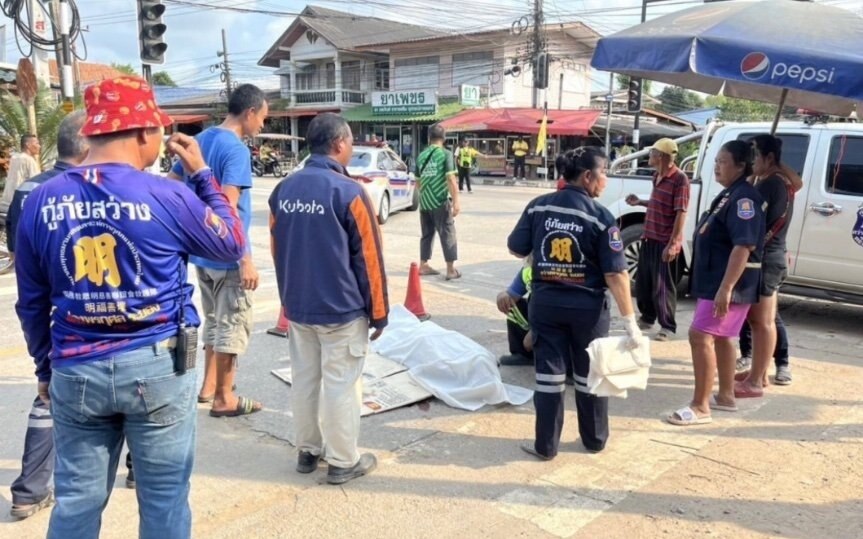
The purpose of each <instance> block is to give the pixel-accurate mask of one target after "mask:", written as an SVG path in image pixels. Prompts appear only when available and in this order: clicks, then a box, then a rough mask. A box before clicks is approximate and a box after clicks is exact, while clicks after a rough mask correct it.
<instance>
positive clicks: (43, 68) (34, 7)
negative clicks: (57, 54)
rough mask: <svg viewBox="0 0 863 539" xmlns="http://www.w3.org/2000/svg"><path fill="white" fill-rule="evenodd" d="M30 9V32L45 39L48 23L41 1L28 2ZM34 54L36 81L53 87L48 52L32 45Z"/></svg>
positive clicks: (32, 54)
mask: <svg viewBox="0 0 863 539" xmlns="http://www.w3.org/2000/svg"><path fill="white" fill-rule="evenodd" d="M27 1H28V2H29V8H30V31H31V32H33V33H34V34H39V36H41V37H43V38H44V37H45V36H46V34H47V28H46V27H45V26H46V24H47V22H46V21H45V9H44V7H43V6H42V3H41V2H39V0H27ZM32 49H33V52H32V53H31V55H30V61H31V62H33V70H34V71H35V72H36V80H37V81H39V82H41V83H43V84H44V85H45V86H47V87H49V88H50V87H51V75H50V72H49V71H48V51H46V50H44V49H40V48H39V47H37V46H36V45H32Z"/></svg>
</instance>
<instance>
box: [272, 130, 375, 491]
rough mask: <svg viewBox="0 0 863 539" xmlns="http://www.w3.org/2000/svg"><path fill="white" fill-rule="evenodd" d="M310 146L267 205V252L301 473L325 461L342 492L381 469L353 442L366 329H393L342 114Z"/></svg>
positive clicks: (368, 209) (370, 217) (315, 133)
mask: <svg viewBox="0 0 863 539" xmlns="http://www.w3.org/2000/svg"><path fill="white" fill-rule="evenodd" d="M306 141H307V142H308V144H309V149H310V151H311V157H309V159H308V161H307V162H306V165H305V167H304V168H303V170H301V171H299V172H297V173H295V174H293V175H291V176H289V177H288V178H286V179H285V180H283V181H282V182H281V183H279V185H278V186H277V187H276V189H275V190H274V191H273V194H272V195H271V196H270V230H271V233H272V237H271V247H272V253H273V261H274V263H275V266H276V278H277V281H278V285H279V295H280V297H281V300H282V305H283V306H284V307H285V312H286V313H287V317H288V319H289V320H290V322H291V326H290V336H289V337H290V339H289V343H290V353H291V368H292V369H293V412H294V421H295V425H296V433H297V449H298V450H299V457H298V463H297V471H298V472H300V473H311V472H313V471H315V469H317V466H318V460H319V459H320V458H321V457H325V458H326V460H327V463H328V464H329V471H328V474H327V482H329V483H331V484H342V483H345V482H347V481H350V480H351V479H355V478H357V477H360V476H362V475H365V474H367V473H369V472H370V471H372V470H373V469H374V467H375V465H376V463H377V461H376V459H375V457H374V455H372V454H370V453H366V454H363V455H360V454H359V452H358V451H357V438H358V437H359V432H360V407H361V405H362V383H361V375H362V372H363V362H364V361H365V356H366V352H367V350H368V345H369V328H370V327H371V328H373V329H374V330H375V331H374V333H373V334H372V336H371V339H372V340H375V339H377V338H378V337H379V336H380V335H381V332H383V329H384V327H385V326H386V325H387V316H388V313H389V301H388V299H387V281H386V273H385V270H384V260H383V253H382V250H381V234H380V229H379V228H378V225H377V221H376V220H375V212H374V209H373V208H372V206H371V202H370V201H369V198H368V196H367V195H366V193H365V190H364V189H363V188H362V186H361V185H359V184H358V183H357V182H355V181H354V180H352V179H351V178H350V177H349V176H348V172H347V169H346V168H345V167H346V166H347V164H348V163H349V162H350V159H351V155H352V153H353V135H352V134H351V130H350V127H349V126H348V124H347V122H345V121H344V119H342V118H341V117H340V116H338V115H336V114H332V113H325V114H320V115H318V116H317V117H315V119H314V120H312V122H311V123H310V124H309V130H308V134H307V135H306ZM325 442H326V443H325ZM324 445H326V455H322V454H321V452H322V451H323V448H324Z"/></svg>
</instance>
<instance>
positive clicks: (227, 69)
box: [214, 28, 234, 99]
mask: <svg viewBox="0 0 863 539" xmlns="http://www.w3.org/2000/svg"><path fill="white" fill-rule="evenodd" d="M216 54H217V55H218V56H219V57H220V58H224V60H222V61H221V62H219V63H218V64H216V65H215V66H214V67H215V68H216V69H220V70H221V71H222V74H221V76H220V78H221V79H222V82H224V83H225V97H226V98H227V99H231V92H232V91H233V89H234V87H233V85H232V84H231V64H230V63H229V61H228V36H227V34H226V33H225V29H224V28H222V50H220V51H218V52H217V53H216Z"/></svg>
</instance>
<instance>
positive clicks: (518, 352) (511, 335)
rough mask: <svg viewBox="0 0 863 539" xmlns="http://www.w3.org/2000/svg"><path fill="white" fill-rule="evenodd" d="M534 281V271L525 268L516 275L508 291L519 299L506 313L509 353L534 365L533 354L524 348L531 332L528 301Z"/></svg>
mask: <svg viewBox="0 0 863 539" xmlns="http://www.w3.org/2000/svg"><path fill="white" fill-rule="evenodd" d="M532 280H533V269H532V268H531V267H530V266H527V267H524V268H522V269H521V271H519V272H518V274H516V276H515V278H514V279H513V280H512V284H510V285H509V288H507V289H506V293H507V294H509V295H510V297H513V298H518V300H517V301H516V304H515V306H514V307H513V308H512V309H510V310H509V312H508V313H506V336H507V339H508V340H509V353H510V354H512V355H513V356H522V357H524V358H525V360H526V361H530V363H533V352H528V351H527V350H526V349H525V347H524V338H525V337H527V333H528V331H530V324H529V323H528V312H529V311H528V309H529V306H528V300H529V299H530V285H531V281H532Z"/></svg>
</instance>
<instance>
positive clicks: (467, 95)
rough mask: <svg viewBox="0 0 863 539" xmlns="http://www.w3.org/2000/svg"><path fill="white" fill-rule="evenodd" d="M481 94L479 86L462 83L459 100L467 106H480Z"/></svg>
mask: <svg viewBox="0 0 863 539" xmlns="http://www.w3.org/2000/svg"><path fill="white" fill-rule="evenodd" d="M479 95H480V93H479V86H471V85H469V84H462V85H461V93H460V96H461V97H460V98H459V101H460V102H461V104H462V105H465V106H467V107H476V106H479Z"/></svg>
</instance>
